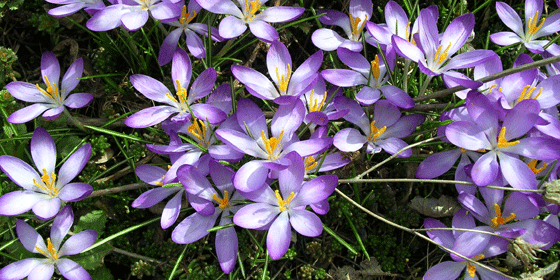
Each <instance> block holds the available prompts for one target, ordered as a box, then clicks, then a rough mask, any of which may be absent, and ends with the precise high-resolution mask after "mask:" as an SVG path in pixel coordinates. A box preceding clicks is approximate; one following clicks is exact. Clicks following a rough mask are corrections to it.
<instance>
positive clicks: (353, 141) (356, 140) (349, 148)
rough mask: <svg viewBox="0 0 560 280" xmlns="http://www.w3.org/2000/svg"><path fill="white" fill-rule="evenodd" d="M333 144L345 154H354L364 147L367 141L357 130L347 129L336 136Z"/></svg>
mask: <svg viewBox="0 0 560 280" xmlns="http://www.w3.org/2000/svg"><path fill="white" fill-rule="evenodd" d="M333 140H334V141H333V144H334V146H335V147H337V148H338V149H339V150H341V151H343V152H354V151H357V150H359V149H360V148H362V147H363V146H364V143H366V141H367V139H366V137H365V136H364V135H362V134H361V133H360V132H359V131H358V130H357V129H355V128H345V129H343V130H341V131H339V132H337V133H336V134H335V135H334V139H333Z"/></svg>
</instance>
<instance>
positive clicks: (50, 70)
mask: <svg viewBox="0 0 560 280" xmlns="http://www.w3.org/2000/svg"><path fill="white" fill-rule="evenodd" d="M83 70H84V63H83V61H82V58H78V59H76V61H74V62H73V63H72V65H70V67H69V68H68V70H67V71H66V73H65V74H64V77H62V81H61V83H59V81H60V64H58V59H56V57H55V56H54V54H53V53H51V52H44V53H43V56H42V57H41V76H42V77H43V81H44V82H45V84H46V85H47V88H46V89H43V88H41V87H39V85H38V84H35V85H33V84H30V83H25V82H11V83H9V84H7V85H6V89H8V91H9V92H10V93H11V94H12V95H13V96H14V97H15V98H16V99H19V100H22V101H26V102H33V103H35V104H33V105H30V106H27V107H25V108H23V109H19V110H17V111H15V112H14V113H12V114H11V115H10V116H9V117H8V121H9V122H11V123H25V122H28V121H30V120H32V119H34V118H35V117H37V116H38V115H40V114H41V113H43V112H44V113H43V117H44V118H45V119H48V120H52V119H56V118H58V116H60V114H62V111H64V106H66V107H70V108H74V109H77V108H82V107H85V106H86V105H88V104H89V103H90V102H91V101H92V100H93V95H91V94H89V93H74V94H70V95H69V93H70V92H71V91H72V90H73V89H74V88H76V86H77V85H78V82H79V81H80V80H79V78H81V77H82V72H83Z"/></svg>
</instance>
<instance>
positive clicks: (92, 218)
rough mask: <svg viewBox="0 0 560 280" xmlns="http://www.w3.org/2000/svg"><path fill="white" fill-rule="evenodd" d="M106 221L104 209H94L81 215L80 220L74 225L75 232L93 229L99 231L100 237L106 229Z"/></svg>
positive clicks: (98, 235)
mask: <svg viewBox="0 0 560 280" xmlns="http://www.w3.org/2000/svg"><path fill="white" fill-rule="evenodd" d="M105 222H107V215H105V211H103V210H94V211H91V212H89V213H87V214H86V215H84V216H81V217H80V221H79V222H78V224H77V225H75V226H74V233H78V232H80V231H84V230H88V229H93V230H95V231H97V237H98V238H99V237H100V236H101V235H102V234H103V231H104V230H105Z"/></svg>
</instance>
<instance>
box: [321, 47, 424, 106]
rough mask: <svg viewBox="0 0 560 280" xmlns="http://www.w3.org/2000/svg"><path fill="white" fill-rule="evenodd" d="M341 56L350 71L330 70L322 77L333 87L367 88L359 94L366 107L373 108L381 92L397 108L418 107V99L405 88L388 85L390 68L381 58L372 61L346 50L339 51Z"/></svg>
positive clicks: (340, 49)
mask: <svg viewBox="0 0 560 280" xmlns="http://www.w3.org/2000/svg"><path fill="white" fill-rule="evenodd" d="M337 54H338V57H339V58H340V60H341V61H342V62H343V63H344V64H346V65H347V66H348V67H350V69H352V70H350V69H327V70H323V71H322V72H321V76H323V78H325V80H327V81H328V82H330V83H331V84H334V85H337V86H340V87H354V86H358V85H364V87H362V89H361V90H360V92H358V93H357V94H356V100H357V101H358V102H359V103H360V104H362V105H371V104H373V103H375V101H377V100H378V99H379V98H380V97H381V93H383V95H384V96H385V98H387V100H389V101H390V102H391V103H393V104H394V105H396V106H398V107H401V108H404V109H410V108H412V107H414V100H412V98H411V97H410V96H409V95H408V94H407V93H406V92H404V91H403V90H402V89H400V88H398V87H396V86H393V85H389V84H387V80H388V79H389V77H388V76H387V75H386V74H387V71H388V70H389V69H387V67H386V66H385V63H384V62H383V60H382V59H379V56H378V55H375V59H374V60H372V61H371V62H369V61H367V59H366V58H365V57H364V56H363V55H361V54H359V53H355V52H353V51H350V50H347V49H345V48H339V49H338V50H337Z"/></svg>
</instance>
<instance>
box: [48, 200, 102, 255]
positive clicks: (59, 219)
mask: <svg viewBox="0 0 560 280" xmlns="http://www.w3.org/2000/svg"><path fill="white" fill-rule="evenodd" d="M73 223H74V213H73V212H72V208H70V205H66V206H64V208H62V210H60V213H59V214H58V215H56V217H55V218H54V221H53V224H52V227H51V235H50V236H51V242H52V245H53V246H54V248H57V249H58V248H60V244H61V243H62V239H64V237H65V236H66V234H68V231H69V230H70V227H72V224H73ZM92 243H93V242H92ZM62 255H63V254H61V256H62Z"/></svg>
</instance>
